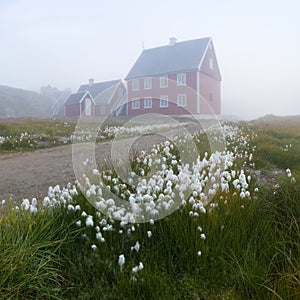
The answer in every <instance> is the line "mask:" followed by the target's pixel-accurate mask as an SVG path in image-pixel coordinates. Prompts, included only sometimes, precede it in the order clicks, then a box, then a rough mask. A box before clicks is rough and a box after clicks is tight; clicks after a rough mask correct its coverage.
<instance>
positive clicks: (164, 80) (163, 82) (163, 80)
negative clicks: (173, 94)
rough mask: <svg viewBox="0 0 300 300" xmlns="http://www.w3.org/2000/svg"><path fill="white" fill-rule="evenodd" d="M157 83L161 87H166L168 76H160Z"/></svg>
mask: <svg viewBox="0 0 300 300" xmlns="http://www.w3.org/2000/svg"><path fill="white" fill-rule="evenodd" d="M159 85H160V87H161V88H167V87H168V76H167V75H166V76H160V78H159Z"/></svg>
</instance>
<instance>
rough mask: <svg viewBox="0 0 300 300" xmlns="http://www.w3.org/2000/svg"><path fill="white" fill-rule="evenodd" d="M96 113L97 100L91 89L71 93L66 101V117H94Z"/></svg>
mask: <svg viewBox="0 0 300 300" xmlns="http://www.w3.org/2000/svg"><path fill="white" fill-rule="evenodd" d="M94 115H95V101H94V99H93V97H92V95H91V94H90V92H89V91H84V92H77V93H74V94H71V95H70V96H69V97H68V98H67V100H66V101H65V116H66V117H92V116H94Z"/></svg>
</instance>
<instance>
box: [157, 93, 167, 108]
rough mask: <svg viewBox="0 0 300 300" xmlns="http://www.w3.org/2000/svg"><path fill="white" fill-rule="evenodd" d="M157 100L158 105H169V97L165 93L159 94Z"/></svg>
mask: <svg viewBox="0 0 300 300" xmlns="http://www.w3.org/2000/svg"><path fill="white" fill-rule="evenodd" d="M159 100H160V101H159V107H162V108H164V107H169V97H168V96H167V95H163V96H160V99H159ZM163 103H166V105H163Z"/></svg>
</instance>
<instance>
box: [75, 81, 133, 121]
mask: <svg viewBox="0 0 300 300" xmlns="http://www.w3.org/2000/svg"><path fill="white" fill-rule="evenodd" d="M84 91H88V92H89V93H90V94H91V95H92V97H93V99H94V103H95V116H96V117H99V116H119V115H124V114H125V113H126V107H127V91H126V87H125V85H124V83H123V82H122V80H121V79H117V80H111V81H105V82H97V83H95V82H94V80H93V79H89V83H88V84H83V85H81V86H80V88H79V89H78V92H84Z"/></svg>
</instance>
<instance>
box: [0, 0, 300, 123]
mask: <svg viewBox="0 0 300 300" xmlns="http://www.w3.org/2000/svg"><path fill="white" fill-rule="evenodd" d="M299 11H300V3H299V2H298V1H296V0H294V1H291V0H287V1H285V2H282V1H276V0H275V1H269V0H266V1H258V0H253V1H251V2H243V1H234V0H228V1H217V0H213V1H202V0H201V1H196V0H195V1H186V2H182V1H177V0H176V1H170V0H168V1H158V0H153V1H134V0H128V1H102V0H101V1H96V0H87V1H70V0H66V1H58V0H52V1H48V0H45V1H38V0H12V1H9V0H4V1H3V0H2V1H0V40H1V48H0V84H3V85H9V86H13V87H21V88H26V89H34V90H39V88H40V86H42V85H47V84H51V85H53V86H56V87H58V88H60V89H63V88H68V87H69V88H72V89H73V90H76V89H77V88H78V86H79V85H80V84H82V83H84V82H86V81H87V80H88V78H90V77H92V78H94V79H95V80H96V81H104V80H111V79H117V78H124V77H125V76H126V74H127V72H128V71H129V70H130V68H131V66H132V65H133V63H134V62H135V60H136V59H137V57H138V56H139V54H140V53H141V51H142V46H143V44H144V47H145V48H151V47H156V46H161V45H165V44H167V43H168V38H169V37H171V36H175V37H177V38H178V40H179V41H182V40H188V39H194V38H201V37H206V36H211V37H212V38H213V42H214V45H215V49H216V53H217V58H218V62H219V65H220V70H221V74H222V79H223V80H222V112H223V113H224V114H233V115H239V116H241V117H245V118H253V117H258V116H261V115H264V114H267V113H273V114H277V115H286V114H300V87H299V83H300V57H299V53H300V18H299V16H298V12H299Z"/></svg>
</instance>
